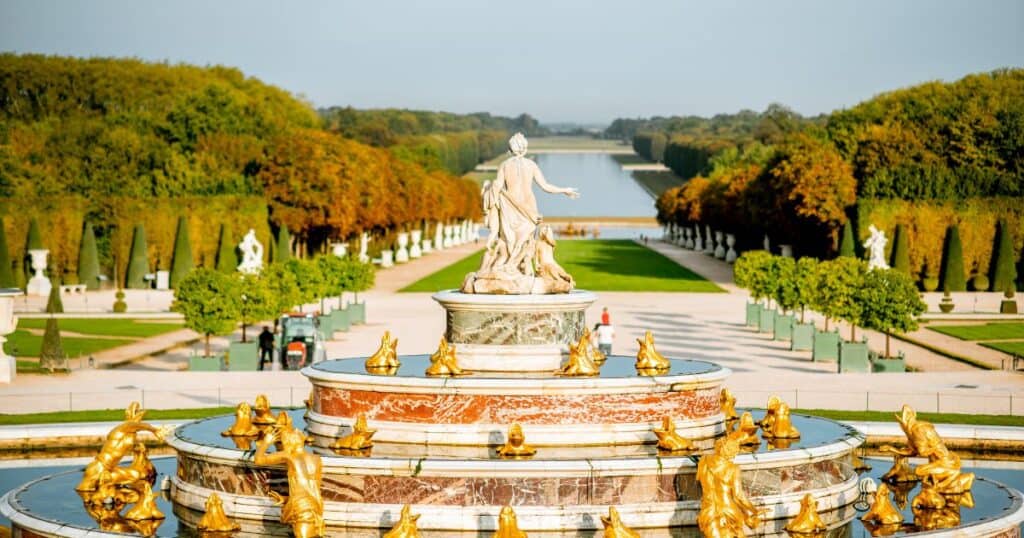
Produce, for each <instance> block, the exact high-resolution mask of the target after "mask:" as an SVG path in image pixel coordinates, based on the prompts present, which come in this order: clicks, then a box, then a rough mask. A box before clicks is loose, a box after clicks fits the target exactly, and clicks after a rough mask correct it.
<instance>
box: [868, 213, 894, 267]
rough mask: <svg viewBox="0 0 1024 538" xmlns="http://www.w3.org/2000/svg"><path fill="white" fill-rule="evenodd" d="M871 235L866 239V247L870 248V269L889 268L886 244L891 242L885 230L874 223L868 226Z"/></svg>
mask: <svg viewBox="0 0 1024 538" xmlns="http://www.w3.org/2000/svg"><path fill="white" fill-rule="evenodd" d="M868 231H869V232H871V237H868V238H867V240H866V241H864V248H866V249H868V270H869V271H870V270H872V269H888V268H889V264H888V263H886V261H885V244H886V243H888V242H889V240H888V239H886V238H885V232H883V231H882V230H879V229H878V228H875V225H874V224H872V225H871V226H869V227H868Z"/></svg>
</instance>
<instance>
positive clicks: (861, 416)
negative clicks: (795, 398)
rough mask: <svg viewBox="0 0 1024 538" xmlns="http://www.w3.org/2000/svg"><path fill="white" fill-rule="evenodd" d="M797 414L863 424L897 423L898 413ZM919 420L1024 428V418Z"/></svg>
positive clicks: (934, 416) (928, 416)
mask: <svg viewBox="0 0 1024 538" xmlns="http://www.w3.org/2000/svg"><path fill="white" fill-rule="evenodd" d="M794 412H796V413H802V414H805V415H815V416H819V417H823V418H830V419H832V420H852V421H862V422H895V421H896V413H895V412H891V413H890V412H888V411H837V410H832V409H796V410H794ZM917 418H919V419H921V420H927V421H928V422H933V423H936V424H970V425H974V426H1018V427H1021V426H1024V416H1014V415H965V414H959V413H921V412H918V414H917Z"/></svg>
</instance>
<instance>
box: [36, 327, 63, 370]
mask: <svg viewBox="0 0 1024 538" xmlns="http://www.w3.org/2000/svg"><path fill="white" fill-rule="evenodd" d="M39 367H40V368H44V369H46V370H49V371H50V372H53V371H54V370H67V369H68V359H67V356H66V355H65V354H64V346H63V345H62V344H61V341H60V328H59V327H57V320H56V318H49V319H47V320H46V331H44V332H43V348H42V351H41V352H40V353H39Z"/></svg>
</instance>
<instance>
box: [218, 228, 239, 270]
mask: <svg viewBox="0 0 1024 538" xmlns="http://www.w3.org/2000/svg"><path fill="white" fill-rule="evenodd" d="M230 235H231V234H230V233H228V227H227V225H226V224H221V225H220V237H219V238H218V239H217V262H216V267H217V270H218V271H220V272H222V273H234V272H235V270H237V268H238V255H236V254H235V244H234V243H233V242H232V241H231V237H230Z"/></svg>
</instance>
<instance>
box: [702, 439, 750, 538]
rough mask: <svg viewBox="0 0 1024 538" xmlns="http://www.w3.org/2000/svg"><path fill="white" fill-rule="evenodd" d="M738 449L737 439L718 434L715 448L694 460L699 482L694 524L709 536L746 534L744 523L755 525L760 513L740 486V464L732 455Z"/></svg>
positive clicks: (712, 537) (718, 537) (716, 537)
mask: <svg viewBox="0 0 1024 538" xmlns="http://www.w3.org/2000/svg"><path fill="white" fill-rule="evenodd" d="M739 451H740V445H739V443H737V442H736V439H734V438H731V437H729V436H725V437H721V438H719V439H718V441H716V442H715V451H714V452H713V453H711V454H708V455H706V456H702V457H701V458H700V461H698V462H697V480H698V481H699V482H700V487H701V499H700V512H699V513H698V514H697V525H698V526H699V527H700V530H701V532H702V533H704V536H706V537H708V538H727V537H728V538H734V537H742V536H746V531H745V527H750V528H751V529H754V528H756V527H757V526H758V525H759V524H760V522H761V514H760V512H759V511H758V509H757V508H756V507H755V506H754V504H753V503H752V502H750V499H748V498H747V494H746V492H745V491H744V490H743V481H742V479H741V476H740V468H739V466H738V465H736V464H735V463H733V461H732V460H733V458H735V457H736V454H738V453H739Z"/></svg>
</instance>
